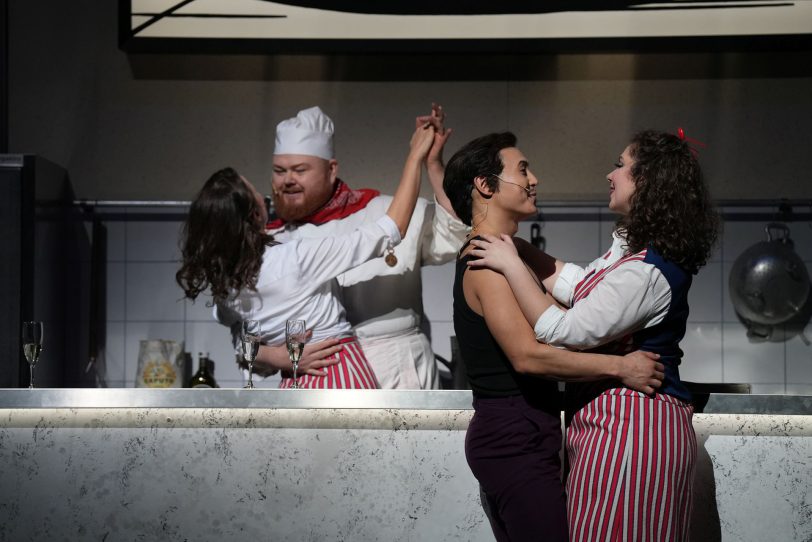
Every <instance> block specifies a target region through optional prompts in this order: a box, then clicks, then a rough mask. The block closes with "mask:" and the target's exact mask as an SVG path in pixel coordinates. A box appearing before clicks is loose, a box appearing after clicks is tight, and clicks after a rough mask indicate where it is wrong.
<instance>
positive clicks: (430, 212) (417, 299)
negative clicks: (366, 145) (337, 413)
mask: <svg viewBox="0 0 812 542" xmlns="http://www.w3.org/2000/svg"><path fill="white" fill-rule="evenodd" d="M391 201H392V196H386V195H381V196H377V197H375V198H373V199H372V200H370V202H369V203H368V204H367V206H366V207H364V208H363V209H361V210H359V211H356V212H355V213H353V214H351V215H349V216H347V217H344V218H342V219H340V220H331V221H330V222H326V223H324V224H320V225H313V224H299V225H297V224H286V225H285V226H284V227H283V228H280V229H279V230H275V231H271V232H270V233H272V234H273V235H274V236H275V237H276V238H277V239H279V240H282V241H284V240H285V239H302V238H309V237H323V236H325V235H341V234H342V233H344V232H348V231H351V230H353V229H354V228H357V227H359V226H360V225H362V224H367V223H369V222H371V221H374V220H376V219H377V218H378V217H380V216H381V215H383V214H385V213H386V210H387V209H388V208H389V204H390V203H391ZM467 233H468V227H467V226H466V225H465V224H463V223H462V222H461V221H460V220H459V219H457V218H455V217H454V216H452V215H451V214H449V213H448V211H446V210H445V209H443V207H442V206H441V205H439V204H437V203H436V200H435V202H434V203H433V204H432V203H429V202H428V201H427V200H425V199H423V198H418V200H417V204H416V206H415V210H414V214H413V215H412V219H411V221H410V222H409V228H408V230H407V231H406V236H405V237H404V238H403V240H402V242H401V243H400V245H398V246H397V247H396V248H395V255H396V256H397V259H398V263H397V265H395V266H394V267H389V266H388V265H386V263H385V262H384V260H383V258H375V259H372V260H370V261H369V262H367V263H365V264H363V265H361V266H359V267H356V268H355V269H352V270H350V271H347V272H345V273H344V274H342V275H341V276H339V277H338V282H339V284H340V285H341V286H342V297H343V300H344V306H345V307H346V309H347V318H348V319H349V321H350V322H351V323H352V324H353V329H354V331H355V334H356V335H357V337H358V340H359V342H360V343H361V346H362V348H363V349H364V354H365V355H366V357H367V360H368V361H369V363H370V365H371V366H372V369H373V370H374V371H375V376H376V377H377V378H378V382H379V384H380V385H381V388H389V389H391V388H413V389H415V388H424V389H432V388H434V389H436V388H439V375H438V372H437V365H436V362H435V359H434V352H433V351H432V349H431V343H430V342H429V340H428V338H427V337H426V336H425V335H424V334H423V333H422V331H421V330H420V324H421V320H422V315H423V295H422V288H423V285H422V281H421V274H420V268H421V267H422V266H423V265H439V264H443V263H446V262H448V261H451V260H452V259H453V258H454V257H455V256H456V254H457V251H458V250H459V248H460V247H461V246H462V243H463V241H464V240H465V235H466V234H467Z"/></svg>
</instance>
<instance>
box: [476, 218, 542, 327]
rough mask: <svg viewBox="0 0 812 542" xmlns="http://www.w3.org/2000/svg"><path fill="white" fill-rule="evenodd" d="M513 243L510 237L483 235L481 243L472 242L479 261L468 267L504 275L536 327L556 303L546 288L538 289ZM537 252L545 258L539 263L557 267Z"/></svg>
mask: <svg viewBox="0 0 812 542" xmlns="http://www.w3.org/2000/svg"><path fill="white" fill-rule="evenodd" d="M513 243H514V239H512V238H511V237H510V236H509V235H502V236H501V237H495V236H493V235H488V234H483V235H482V239H473V240H472V241H471V244H472V245H473V246H474V248H473V249H472V250H471V252H470V253H471V255H473V256H476V259H471V260H469V261H468V265H469V266H470V267H484V268H488V269H491V270H493V271H497V272H499V273H501V274H502V275H503V276H504V277H505V279H506V280H507V282H508V284H509V285H510V289H511V290H512V291H513V292H516V293H517V294H518V295H514V298H515V299H516V300H517V302H518V305H519V308H520V309H521V311H522V314H523V315H524V318H525V320H527V322H529V323H530V324H531V325H534V324H535V323H536V320H538V318H539V316H541V314H542V313H543V312H544V311H546V310H547V309H548V308H550V306H551V305H553V304H554V301H553V299H552V298H551V296H550V295H548V294H547V292H546V291H545V290H544V289H543V288H540V287H539V283H538V282H536V277H534V276H533V275H532V274H531V272H530V271H529V270H528V265H525V262H524V261H523V260H522V258H521V257H520V256H519V253H518V252H517V250H516V248H517V247H516V246H514V244H513ZM536 252H538V253H540V254H542V255H543V256H545V257H546V258H541V257H540V258H538V259H539V260H544V263H546V264H548V267H554V264H553V265H552V266H550V265H549V264H550V263H552V262H551V260H552V258H550V257H549V256H547V255H546V254H544V253H543V252H541V251H538V250H537V251H536ZM530 267H532V266H530ZM533 269H535V268H533ZM539 280H541V277H539Z"/></svg>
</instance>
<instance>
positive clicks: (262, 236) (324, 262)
mask: <svg viewBox="0 0 812 542" xmlns="http://www.w3.org/2000/svg"><path fill="white" fill-rule="evenodd" d="M433 139H434V127H433V126H432V125H431V124H426V125H425V126H422V127H419V128H418V129H417V130H416V131H415V132H414V134H413V136H412V140H411V149H410V152H409V155H408V157H407V159H406V164H405V166H404V170H403V176H402V177H401V181H400V184H399V185H398V188H397V191H396V192H395V196H394V198H393V200H392V202H391V204H390V206H389V208H388V210H387V212H386V214H385V215H384V216H383V217H381V218H380V219H378V220H377V221H376V222H375V223H371V224H368V225H364V226H362V227H359V228H358V229H357V230H355V231H354V232H352V233H351V234H348V235H344V236H340V237H328V238H321V239H299V240H295V241H290V242H287V243H278V242H276V241H274V239H273V237H272V236H269V235H267V234H266V233H265V223H266V221H267V218H268V217H267V211H266V210H265V205H264V201H263V198H262V196H261V195H260V194H259V192H257V190H256V189H255V188H254V187H253V185H251V183H249V182H248V181H247V180H246V179H245V178H243V177H241V176H240V175H239V174H238V173H237V172H236V171H235V170H234V169H232V168H225V169H222V170H220V171H218V172H216V173H215V174H214V175H212V176H211V178H210V179H209V180H208V181H206V184H205V185H204V186H203V188H202V190H201V191H200V193H199V194H198V196H197V197H196V198H195V200H194V201H193V202H192V206H191V208H190V210H189V217H188V219H187V221H186V225H185V227H184V231H183V239H182V253H183V262H182V265H181V268H180V270H179V271H178V272H177V275H176V279H177V282H178V284H180V286H181V288H183V290H184V292H185V293H186V296H187V297H189V298H190V299H195V298H196V297H197V296H198V295H200V294H201V293H202V292H204V291H206V290H210V291H211V294H212V297H213V301H214V304H215V315H216V317H217V319H218V320H219V321H220V322H221V323H224V324H226V325H229V326H230V327H232V330H234V329H235V327H234V326H237V325H239V323H240V322H241V321H242V320H248V319H250V320H258V321H259V322H260V326H261V330H262V333H263V337H262V339H263V343H264V344H268V345H281V344H283V343H284V340H285V322H286V320H288V319H292V318H297V319H303V320H305V321H306V323H307V326H308V328H309V329H310V330H312V339H313V340H314V341H317V342H319V341H324V340H326V339H328V338H339V339H341V345H340V346H341V348H340V350H339V351H338V361H337V362H334V363H333V364H330V365H325V366H322V367H310V368H307V367H305V368H304V375H303V377H302V378H300V379H299V385H300V387H305V388H377V387H378V385H377V381H376V379H375V375H374V373H373V371H372V369H371V368H370V367H369V364H368V362H367V361H366V358H365V357H364V354H363V352H362V350H361V348H360V346H358V344H357V343H356V341H355V337H354V336H353V333H352V330H351V326H350V324H349V322H347V320H346V318H345V311H344V308H343V306H342V305H341V302H340V300H339V299H338V298H337V297H336V295H335V292H336V291H337V288H336V287H335V286H336V285H335V284H334V283H333V281H334V280H335V277H336V276H337V275H339V274H341V273H343V272H345V271H347V270H348V269H351V268H353V267H355V266H357V265H360V264H362V263H364V262H366V261H367V260H370V259H371V258H375V257H379V256H383V255H384V253H385V252H388V250H389V249H390V248H391V247H392V246H394V245H396V244H398V243H399V242H400V239H401V237H402V236H403V235H404V234H405V233H406V229H407V227H408V225H409V220H410V218H411V215H412V212H413V210H414V207H415V202H416V200H417V196H418V192H419V187H420V176H421V163H422V161H423V159H424V158H425V157H426V155H427V153H428V150H429V148H430V147H431V144H432V142H433ZM266 361H267V362H268V363H273V360H272V359H270V358H267V359H266ZM277 368H279V369H282V370H283V379H282V383H281V387H289V386H290V385H291V383H292V382H291V381H292V379H291V378H290V377H289V374H288V373H287V371H288V370H289V369H290V364H289V363H288V364H285V365H282V366H279V367H277Z"/></svg>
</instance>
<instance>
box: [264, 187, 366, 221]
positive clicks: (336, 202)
mask: <svg viewBox="0 0 812 542" xmlns="http://www.w3.org/2000/svg"><path fill="white" fill-rule="evenodd" d="M378 195H380V192H378V191H377V190H373V189H371V188H361V189H359V190H352V189H351V188H350V187H349V186H347V184H346V183H345V182H344V181H342V180H341V179H336V187H335V190H333V195H332V196H331V197H330V201H328V202H327V203H326V204H325V205H324V206H322V207H321V208H320V209H319V210H318V211H316V212H315V213H313V214H311V215H310V216H306V217H304V218H302V219H300V220H297V221H296V222H297V223H302V224H315V225H317V226H318V225H320V224H324V223H325V222H330V221H331V220H337V219H339V218H344V217H346V216H349V215H351V214H353V213H355V212H357V211H360V210H361V209H363V208H364V207H366V206H367V204H368V203H369V202H370V200H371V199H372V198H374V197H377V196H378ZM285 223H286V221H285V220H282V219H281V218H276V219H274V220H271V221H269V222H268V224H267V225H266V228H267V229H269V230H276V229H279V228H281V227H282V226H284V225H285Z"/></svg>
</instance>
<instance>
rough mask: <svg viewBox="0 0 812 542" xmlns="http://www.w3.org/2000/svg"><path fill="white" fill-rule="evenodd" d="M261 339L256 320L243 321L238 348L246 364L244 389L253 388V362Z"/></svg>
mask: <svg viewBox="0 0 812 542" xmlns="http://www.w3.org/2000/svg"><path fill="white" fill-rule="evenodd" d="M261 339H262V332H261V331H260V329H259V322H258V321H256V320H243V322H242V325H241V328H240V347H241V349H242V357H243V359H244V360H245V361H246V362H247V363H248V384H246V385H245V387H246V388H253V387H254V380H253V376H254V360H255V359H256V357H257V353H258V352H259V342H260V340H261Z"/></svg>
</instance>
